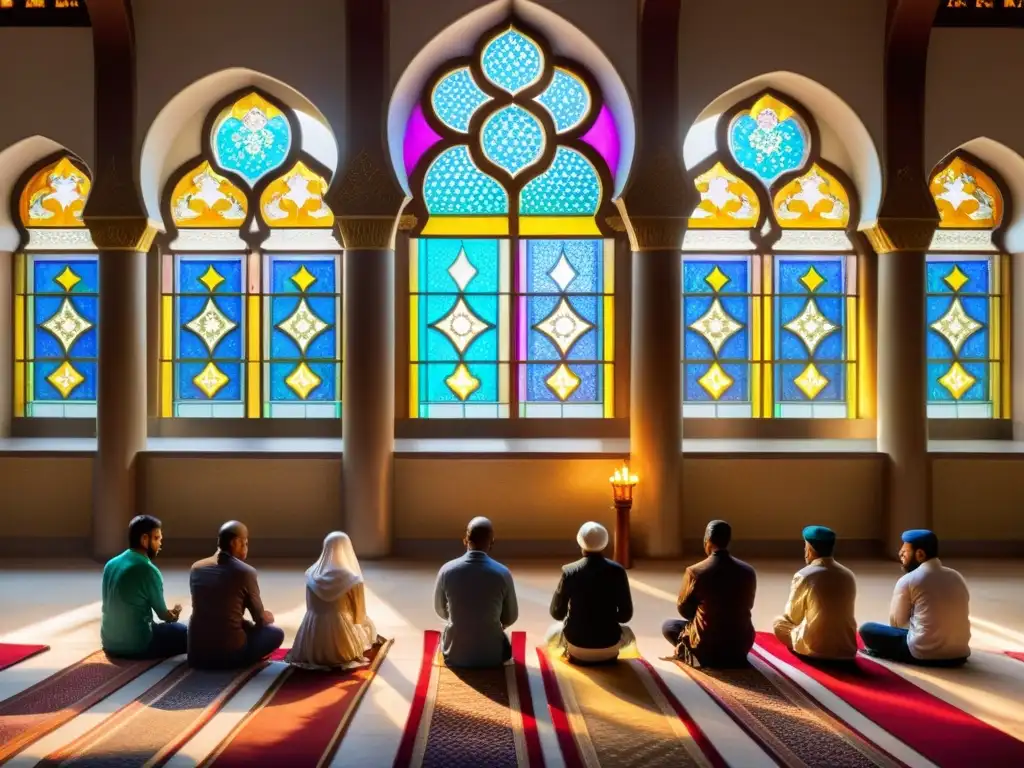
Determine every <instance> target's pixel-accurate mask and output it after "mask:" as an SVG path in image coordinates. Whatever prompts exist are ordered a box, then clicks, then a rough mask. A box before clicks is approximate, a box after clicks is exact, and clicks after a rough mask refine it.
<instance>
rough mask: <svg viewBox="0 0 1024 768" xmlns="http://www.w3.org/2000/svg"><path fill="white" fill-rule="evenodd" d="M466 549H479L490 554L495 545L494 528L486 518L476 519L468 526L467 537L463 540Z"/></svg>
mask: <svg viewBox="0 0 1024 768" xmlns="http://www.w3.org/2000/svg"><path fill="white" fill-rule="evenodd" d="M462 543H463V544H465V545H466V549H478V550H480V551H481V552H489V551H490V549H491V545H492V544H494V526H493V525H491V521H490V520H488V519H487V518H486V517H474V518H473V519H472V520H470V521H469V525H467V526H466V536H465V538H463V539H462Z"/></svg>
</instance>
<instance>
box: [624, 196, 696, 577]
mask: <svg viewBox="0 0 1024 768" xmlns="http://www.w3.org/2000/svg"><path fill="white" fill-rule="evenodd" d="M627 229H628V231H629V235H630V246H631V247H632V249H633V255H632V259H633V295H632V303H633V327H632V336H631V342H630V344H631V352H632V354H631V360H630V371H631V376H630V428H629V432H630V453H631V458H632V462H633V469H634V470H635V471H636V473H637V475H639V477H640V483H639V485H638V486H637V491H636V497H637V500H636V505H635V507H634V509H636V511H637V514H638V516H639V518H640V520H641V521H642V524H643V530H644V533H645V535H646V538H647V542H646V547H645V550H646V554H647V555H648V556H649V557H677V556H679V555H680V554H681V553H682V511H681V507H682V503H681V502H682V500H681V493H682V485H681V482H680V480H681V477H682V438H683V420H682V393H681V389H680V365H681V364H680V359H681V357H682V346H681V345H682V340H681V337H680V334H681V330H680V313H681V311H682V253H681V247H682V242H683V234H684V233H685V230H686V219H684V218H673V217H642V216H641V217H634V216H630V217H629V224H628V225H627Z"/></svg>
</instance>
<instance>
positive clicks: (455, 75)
mask: <svg viewBox="0 0 1024 768" xmlns="http://www.w3.org/2000/svg"><path fill="white" fill-rule="evenodd" d="M490 100H491V97H490V96H488V95H487V94H486V93H484V92H483V91H482V90H480V86H479V85H477V84H476V80H474V79H473V73H472V72H470V70H469V67H459V68H458V69H456V70H454V71H452V72H449V73H448V74H447V75H445V76H444V77H443V78H441V80H440V81H438V83H437V85H436V86H434V92H433V93H432V94H431V96H430V103H431V105H432V106H433V108H434V114H435V115H437V117H438V119H439V120H440V121H441V122H442V123H444V124H445V125H447V126H448V127H449V128H451V129H452V130H453V131H459V132H460V133H466V132H467V131H469V121H470V120H472V119H473V115H474V114H476V111H477V110H478V109H480V107H482V106H483V105H484V104H486V103H487V102H488V101H490Z"/></svg>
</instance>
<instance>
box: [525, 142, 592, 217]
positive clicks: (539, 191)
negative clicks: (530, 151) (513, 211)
mask: <svg viewBox="0 0 1024 768" xmlns="http://www.w3.org/2000/svg"><path fill="white" fill-rule="evenodd" d="M600 206H601V177H600V176H598V175H597V171H596V170H595V169H594V166H592V165H591V164H590V161H589V160H587V158H585V157H584V156H583V155H581V154H580V153H579V152H577V151H576V150H574V149H569V148H568V147H558V149H557V150H555V159H554V160H553V161H552V163H551V167H550V168H548V169H547V170H546V171H544V173H542V174H541V175H540V176H538V177H537V178H535V179H533V180H532V181H530V182H529V183H528V184H527V185H526V186H525V187H523V191H522V192H521V193H520V202H519V211H520V213H522V214H523V215H524V216H593V215H595V214H596V213H597V211H598V208H600Z"/></svg>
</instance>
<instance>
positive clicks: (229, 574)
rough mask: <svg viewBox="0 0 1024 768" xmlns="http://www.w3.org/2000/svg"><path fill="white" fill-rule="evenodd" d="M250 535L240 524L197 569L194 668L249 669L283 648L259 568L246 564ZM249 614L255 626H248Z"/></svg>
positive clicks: (191, 637) (230, 526) (193, 581)
mask: <svg viewBox="0 0 1024 768" xmlns="http://www.w3.org/2000/svg"><path fill="white" fill-rule="evenodd" d="M248 555H249V530H248V529H247V528H246V527H245V526H244V525H242V524H241V523H239V522H238V521H236V520H232V521H231V522H229V523H225V524H224V525H222V526H221V528H220V532H219V533H218V534H217V552H216V553H215V554H214V555H213V556H212V557H208V558H206V559H205V560H200V561H199V562H198V563H195V564H194V565H193V566H192V572H191V574H190V575H189V587H190V589H191V592H192V619H191V621H189V631H188V663H189V666H192V667H198V668H200V669H235V668H241V667H247V666H249V665H250V664H254V663H255V662H257V661H259V660H260V659H262V658H264V657H265V656H268V655H269V654H270V653H272V652H273V651H275V650H277V649H278V648H280V647H281V643H283V642H284V631H283V630H282V629H280V628H279V627H275V626H273V624H274V614H272V613H271V612H270V611H268V610H266V609H264V607H263V601H262V600H261V599H260V587H259V584H258V583H257V581H256V569H255V568H253V567H252V566H251V565H248V564H247V563H246V562H245V559H246V557H248ZM247 610H248V611H249V615H250V616H251V617H252V621H246V619H245V612H246V611H247Z"/></svg>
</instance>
